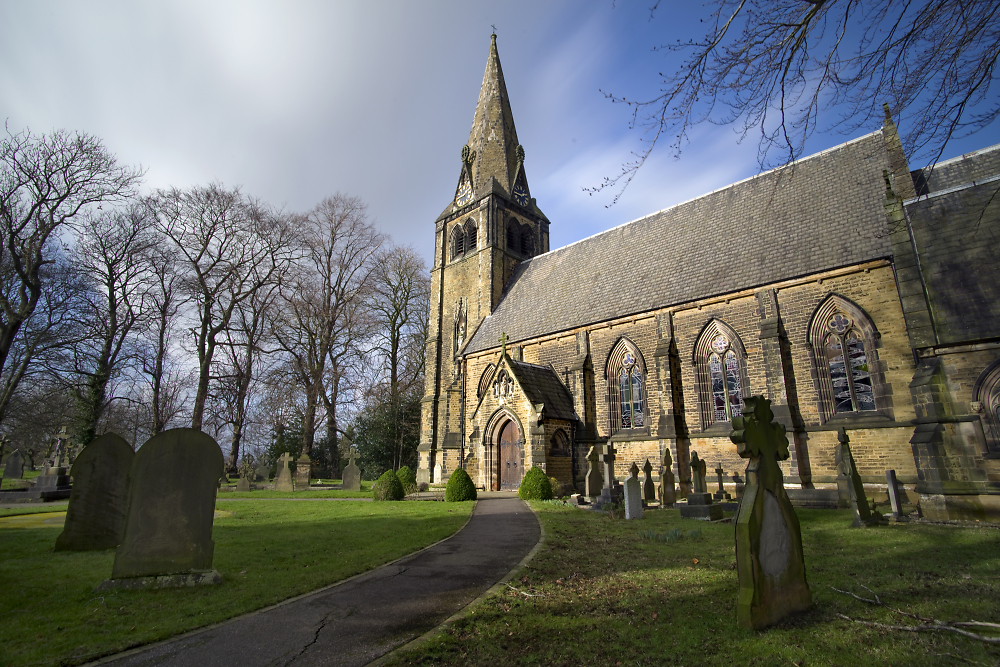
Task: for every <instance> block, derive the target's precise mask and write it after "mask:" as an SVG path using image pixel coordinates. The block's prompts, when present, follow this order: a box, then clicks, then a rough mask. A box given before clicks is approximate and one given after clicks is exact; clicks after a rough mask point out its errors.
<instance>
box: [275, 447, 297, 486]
mask: <svg viewBox="0 0 1000 667" xmlns="http://www.w3.org/2000/svg"><path fill="white" fill-rule="evenodd" d="M291 466H292V455H291V454H289V453H288V452H285V453H284V454H282V455H281V456H280V457H279V458H278V474H277V475H276V476H275V478H274V490H275V491H286V492H287V491H294V490H295V487H293V486H292V467H291Z"/></svg>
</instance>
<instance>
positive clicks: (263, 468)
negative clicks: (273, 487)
mask: <svg viewBox="0 0 1000 667" xmlns="http://www.w3.org/2000/svg"><path fill="white" fill-rule="evenodd" d="M270 472H271V468H270V466H267V465H265V464H263V463H261V464H260V465H258V466H257V469H256V470H255V471H254V481H255V482H262V483H264V484H267V476H268V474H269V473H270Z"/></svg>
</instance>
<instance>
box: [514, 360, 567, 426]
mask: <svg viewBox="0 0 1000 667" xmlns="http://www.w3.org/2000/svg"><path fill="white" fill-rule="evenodd" d="M507 360H508V362H509V367H510V370H511V372H512V373H513V374H514V377H515V378H516V379H517V383H518V384H519V385H521V389H523V390H524V394H525V395H526V396H527V397H528V400H529V401H531V402H532V403H535V404H538V403H544V404H545V416H546V417H548V418H551V419H565V420H567V421H574V420H575V419H576V411H575V410H574V409H573V397H572V396H570V393H569V390H568V389H566V385H564V384H563V383H562V382H560V381H559V377H558V376H557V375H556V372H555V371H554V370H552V367H551V366H538V365H536V364H528V363H525V362H523V361H515V360H513V359H511V358H509V357H508V358H507Z"/></svg>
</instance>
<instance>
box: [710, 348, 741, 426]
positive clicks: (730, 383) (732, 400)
mask: <svg viewBox="0 0 1000 667" xmlns="http://www.w3.org/2000/svg"><path fill="white" fill-rule="evenodd" d="M720 347H721V348H722V349H721V350H720V349H719V348H720ZM712 348H713V349H715V350H718V351H719V354H712V356H710V357H709V358H708V374H709V377H710V378H711V381H712V420H713V421H717V422H724V421H729V420H731V419H732V418H733V417H739V416H740V415H742V414H743V386H742V385H743V383H742V381H741V379H740V362H739V360H738V359H737V358H736V353H735V352H734V351H733V350H732V349H731V348H730V347H729V340H728V339H726V337H725V336H718V337H717V338H716V339H715V340H714V341H712Z"/></svg>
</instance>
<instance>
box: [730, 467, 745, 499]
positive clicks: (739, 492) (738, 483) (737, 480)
mask: <svg viewBox="0 0 1000 667" xmlns="http://www.w3.org/2000/svg"><path fill="white" fill-rule="evenodd" d="M732 479H733V486H735V487H736V502H739V501H740V498H742V497H743V478H742V477H740V474H739V473H738V472H734V473H733V477H732Z"/></svg>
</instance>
